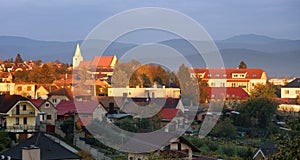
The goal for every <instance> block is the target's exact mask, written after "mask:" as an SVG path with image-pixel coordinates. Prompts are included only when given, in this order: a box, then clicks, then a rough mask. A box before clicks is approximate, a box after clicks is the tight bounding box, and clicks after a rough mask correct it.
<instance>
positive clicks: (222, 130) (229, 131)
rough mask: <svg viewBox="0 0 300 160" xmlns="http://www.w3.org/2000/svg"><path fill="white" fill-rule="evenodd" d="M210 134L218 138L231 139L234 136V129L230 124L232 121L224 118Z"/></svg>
mask: <svg viewBox="0 0 300 160" xmlns="http://www.w3.org/2000/svg"><path fill="white" fill-rule="evenodd" d="M211 134H212V135H215V136H218V137H224V138H227V139H232V138H234V137H235V136H236V127H235V126H234V125H233V124H232V120H231V119H230V118H229V117H226V118H224V120H223V121H221V122H220V123H219V124H217V125H216V126H215V128H214V129H213V130H212V133H211Z"/></svg>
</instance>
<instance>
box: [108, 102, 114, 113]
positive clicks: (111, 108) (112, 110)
mask: <svg viewBox="0 0 300 160" xmlns="http://www.w3.org/2000/svg"><path fill="white" fill-rule="evenodd" d="M114 113H115V104H114V103H113V102H110V103H109V108H108V114H114Z"/></svg>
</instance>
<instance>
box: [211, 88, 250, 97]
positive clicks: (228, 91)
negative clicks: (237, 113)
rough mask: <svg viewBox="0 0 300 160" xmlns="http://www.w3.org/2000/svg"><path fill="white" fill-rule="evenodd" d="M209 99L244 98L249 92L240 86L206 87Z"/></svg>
mask: <svg viewBox="0 0 300 160" xmlns="http://www.w3.org/2000/svg"><path fill="white" fill-rule="evenodd" d="M207 92H208V96H209V97H208V98H209V99H220V98H222V99H226V100H245V99H247V98H248V97H249V94H248V93H247V92H246V91H245V90H243V89H242V88H241V87H208V89H207Z"/></svg>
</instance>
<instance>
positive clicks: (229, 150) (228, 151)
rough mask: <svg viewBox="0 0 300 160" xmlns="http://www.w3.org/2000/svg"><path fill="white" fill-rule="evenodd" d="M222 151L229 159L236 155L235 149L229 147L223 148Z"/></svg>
mask: <svg viewBox="0 0 300 160" xmlns="http://www.w3.org/2000/svg"><path fill="white" fill-rule="evenodd" d="M222 150H223V153H224V154H226V155H227V156H229V157H231V156H233V155H234V153H235V147H233V146H229V145H228V146H223V148H222Z"/></svg>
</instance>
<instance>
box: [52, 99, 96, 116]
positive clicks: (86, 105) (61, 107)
mask: <svg viewBox="0 0 300 160" xmlns="http://www.w3.org/2000/svg"><path fill="white" fill-rule="evenodd" d="M75 104H76V106H75ZM98 105H99V104H98V103H97V102H94V101H88V102H79V101H75V102H74V101H61V102H60V103H59V104H58V105H57V106H56V108H57V115H65V114H66V113H72V112H75V113H78V114H92V113H93V112H94V111H95V109H96V108H97V106H98Z"/></svg>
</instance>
